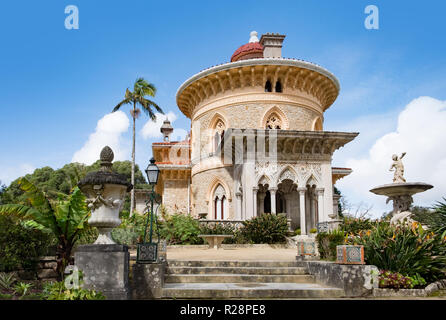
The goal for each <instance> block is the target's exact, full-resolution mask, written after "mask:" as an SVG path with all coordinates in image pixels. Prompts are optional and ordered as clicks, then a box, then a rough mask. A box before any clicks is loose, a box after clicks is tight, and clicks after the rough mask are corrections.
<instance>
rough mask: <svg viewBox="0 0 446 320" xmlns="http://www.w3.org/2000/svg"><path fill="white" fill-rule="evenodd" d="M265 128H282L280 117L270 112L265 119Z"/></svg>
mask: <svg viewBox="0 0 446 320" xmlns="http://www.w3.org/2000/svg"><path fill="white" fill-rule="evenodd" d="M265 127H266V129H270V130H271V129H276V130H280V129H282V128H283V124H282V119H281V118H280V117H279V116H278V115H277V114H276V113H272V114H271V115H270V116H269V117H268V119H267V120H266V125H265Z"/></svg>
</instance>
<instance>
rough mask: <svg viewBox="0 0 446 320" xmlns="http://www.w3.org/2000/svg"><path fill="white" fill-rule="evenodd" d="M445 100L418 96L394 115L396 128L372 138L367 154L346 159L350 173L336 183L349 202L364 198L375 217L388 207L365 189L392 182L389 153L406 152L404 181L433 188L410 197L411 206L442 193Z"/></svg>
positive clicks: (444, 184) (445, 150) (445, 169)
mask: <svg viewBox="0 0 446 320" xmlns="http://www.w3.org/2000/svg"><path fill="white" fill-rule="evenodd" d="M445 141H446V101H440V100H437V99H434V98H431V97H420V98H418V99H415V100H413V101H411V102H410V103H409V104H408V105H407V106H406V107H405V108H404V110H403V111H402V112H401V113H400V114H399V116H398V123H397V127H396V131H394V132H389V133H387V134H384V135H383V136H381V137H380V138H378V139H377V140H376V142H375V143H374V144H373V146H372V148H371V149H370V151H369V154H368V155H367V156H366V157H362V158H349V159H348V160H346V162H345V165H346V166H347V167H350V168H352V169H353V173H352V174H351V175H350V176H348V177H346V178H344V179H342V180H340V181H339V182H338V183H337V186H338V187H339V188H340V189H341V191H342V192H343V194H345V195H346V196H347V197H348V198H349V200H350V202H352V203H359V202H361V201H364V202H366V203H368V204H372V205H373V210H372V211H373V212H372V213H373V215H374V216H375V217H379V216H380V215H381V214H382V213H383V212H386V211H390V210H391V203H389V204H388V205H386V204H385V200H386V199H385V197H382V196H376V195H374V194H372V193H371V192H369V190H370V189H372V188H373V187H376V186H378V185H382V184H387V183H391V182H392V178H393V173H392V172H390V171H389V168H390V165H391V163H392V159H391V157H392V154H401V153H402V152H407V155H406V156H405V158H404V160H403V163H404V165H405V177H406V180H407V181H408V182H425V183H429V184H432V185H433V186H434V188H433V189H431V190H429V191H426V192H425V193H421V194H417V195H415V196H414V204H415V205H425V206H430V205H432V204H434V203H435V202H436V201H437V200H441V198H442V197H444V196H446V148H445V147H444V146H445Z"/></svg>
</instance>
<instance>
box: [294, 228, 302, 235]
mask: <svg viewBox="0 0 446 320" xmlns="http://www.w3.org/2000/svg"><path fill="white" fill-rule="evenodd" d="M301 233H302V231H301V230H300V228H297V229H296V230H294V234H295V235H296V236H300V235H301Z"/></svg>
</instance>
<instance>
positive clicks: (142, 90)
mask: <svg viewBox="0 0 446 320" xmlns="http://www.w3.org/2000/svg"><path fill="white" fill-rule="evenodd" d="M133 88H134V92H135V93H137V94H138V95H139V96H141V97H144V96H151V97H154V96H155V95H156V87H155V85H154V84H153V83H150V82H148V81H147V80H145V79H144V78H138V79H136V81H135V84H134V87H133Z"/></svg>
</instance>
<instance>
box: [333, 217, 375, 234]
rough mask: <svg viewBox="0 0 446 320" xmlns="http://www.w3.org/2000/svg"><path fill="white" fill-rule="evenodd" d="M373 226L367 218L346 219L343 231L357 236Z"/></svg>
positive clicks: (342, 225) (342, 227)
mask: <svg viewBox="0 0 446 320" xmlns="http://www.w3.org/2000/svg"><path fill="white" fill-rule="evenodd" d="M373 226H374V224H373V221H371V220H370V219H367V218H353V217H344V219H343V222H342V224H341V230H343V231H344V232H346V233H348V234H350V233H353V234H357V233H359V232H361V231H363V230H370V229H371V228H373Z"/></svg>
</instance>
